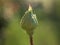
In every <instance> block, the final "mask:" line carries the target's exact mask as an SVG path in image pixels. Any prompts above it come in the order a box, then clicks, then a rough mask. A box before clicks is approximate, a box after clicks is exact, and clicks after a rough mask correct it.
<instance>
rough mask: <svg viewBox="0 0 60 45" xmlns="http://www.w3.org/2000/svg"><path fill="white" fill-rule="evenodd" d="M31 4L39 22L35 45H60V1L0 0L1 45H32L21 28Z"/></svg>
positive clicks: (35, 34)
mask: <svg viewBox="0 0 60 45" xmlns="http://www.w3.org/2000/svg"><path fill="white" fill-rule="evenodd" d="M29 4H31V6H32V8H33V11H34V13H35V14H36V16H37V19H38V22H39V24H38V26H37V28H36V29H35V30H34V35H33V40H34V45H60V0H0V45H30V43H29V36H28V34H27V33H26V31H25V30H23V29H22V28H21V26H20V20H21V18H22V16H23V15H24V13H25V11H26V10H27V9H28V5H29Z"/></svg>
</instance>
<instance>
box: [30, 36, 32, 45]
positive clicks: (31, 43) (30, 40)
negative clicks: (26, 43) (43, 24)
mask: <svg viewBox="0 0 60 45" xmlns="http://www.w3.org/2000/svg"><path fill="white" fill-rule="evenodd" d="M30 45H33V37H32V35H30Z"/></svg>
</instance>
